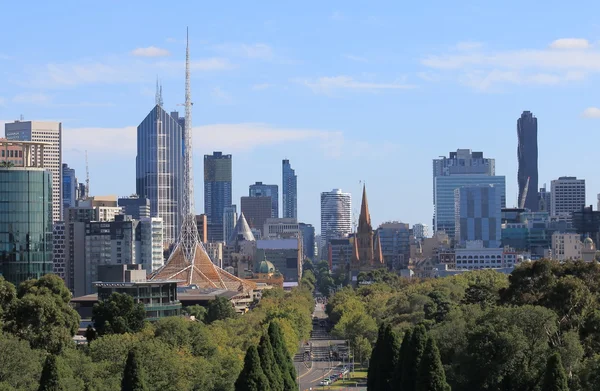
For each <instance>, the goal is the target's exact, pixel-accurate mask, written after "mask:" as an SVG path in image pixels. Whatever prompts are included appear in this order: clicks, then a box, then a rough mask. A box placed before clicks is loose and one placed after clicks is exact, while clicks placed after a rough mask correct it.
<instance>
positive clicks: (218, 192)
mask: <svg viewBox="0 0 600 391" xmlns="http://www.w3.org/2000/svg"><path fill="white" fill-rule="evenodd" d="M231 163H232V159H231V155H223V153H222V152H213V154H212V155H204V213H205V214H206V218H207V220H208V223H207V224H208V241H209V242H223V241H224V240H225V238H223V215H224V212H225V207H227V206H231V204H232V194H231V183H232V167H231V166H232V165H231Z"/></svg>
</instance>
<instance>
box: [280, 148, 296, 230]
mask: <svg viewBox="0 0 600 391" xmlns="http://www.w3.org/2000/svg"><path fill="white" fill-rule="evenodd" d="M281 166H282V183H281V184H282V186H281V187H282V189H281V190H282V194H283V196H282V202H281V203H282V204H283V217H284V218H286V217H290V218H293V219H297V218H298V177H297V176H296V171H294V169H292V165H291V164H290V161H289V160H287V159H284V160H283V161H282V163H281Z"/></svg>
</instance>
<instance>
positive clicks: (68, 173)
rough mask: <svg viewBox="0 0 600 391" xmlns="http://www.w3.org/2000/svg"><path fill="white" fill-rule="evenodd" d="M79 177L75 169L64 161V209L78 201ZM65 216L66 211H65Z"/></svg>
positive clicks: (71, 206) (73, 205)
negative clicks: (76, 175)
mask: <svg viewBox="0 0 600 391" xmlns="http://www.w3.org/2000/svg"><path fill="white" fill-rule="evenodd" d="M77 191H78V188H77V178H76V177H75V170H74V169H72V168H69V165H68V164H66V163H63V165H62V199H63V211H64V210H65V209H66V208H73V207H75V202H76V201H77ZM63 218H64V212H63Z"/></svg>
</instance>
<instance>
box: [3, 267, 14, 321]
mask: <svg viewBox="0 0 600 391" xmlns="http://www.w3.org/2000/svg"><path fill="white" fill-rule="evenodd" d="M16 297H17V290H16V289H15V286H14V285H13V284H11V283H10V282H8V281H6V280H5V279H4V277H2V276H0V326H2V317H3V314H4V313H5V312H6V311H7V310H8V306H9V305H10V304H12V302H13V301H14V300H15V298H16Z"/></svg>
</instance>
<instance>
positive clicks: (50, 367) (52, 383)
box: [38, 354, 63, 391]
mask: <svg viewBox="0 0 600 391" xmlns="http://www.w3.org/2000/svg"><path fill="white" fill-rule="evenodd" d="M62 390H63V387H62V386H61V385H60V379H59V375H58V367H57V365H56V356H55V355H53V354H50V355H48V357H46V362H45V363H44V368H43V369H42V377H41V378H40V386H39V388H38V391H62Z"/></svg>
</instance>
